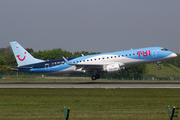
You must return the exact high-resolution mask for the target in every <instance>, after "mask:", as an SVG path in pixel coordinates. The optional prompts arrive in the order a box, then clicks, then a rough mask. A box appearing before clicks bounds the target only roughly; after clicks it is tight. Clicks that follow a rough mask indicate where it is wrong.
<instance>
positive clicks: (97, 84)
mask: <svg viewBox="0 0 180 120" xmlns="http://www.w3.org/2000/svg"><path fill="white" fill-rule="evenodd" d="M0 88H180V82H1V83H0Z"/></svg>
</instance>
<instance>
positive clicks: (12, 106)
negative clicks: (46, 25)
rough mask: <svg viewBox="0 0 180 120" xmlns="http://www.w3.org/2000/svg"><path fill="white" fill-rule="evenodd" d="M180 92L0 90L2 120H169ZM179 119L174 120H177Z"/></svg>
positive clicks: (179, 104) (149, 90)
mask: <svg viewBox="0 0 180 120" xmlns="http://www.w3.org/2000/svg"><path fill="white" fill-rule="evenodd" d="M179 90H180V89H146V88H144V89H143V88H138V89H120V88H119V89H102V88H98V89H74V88H70V89H37V88H34V89H28V88H26V89H22V88H19V89H17V88H16V89H8V88H6V89H0V119H15V120H21V119H22V120H24V119H26V120H30V119H33V120H41V119H43V120H44V119H45V120H49V119H51V120H59V119H60V120H64V113H63V106H66V107H70V118H69V120H92V119H93V120H119V119H120V120H144V119H146V120H165V119H166V120H167V119H169V117H168V111H167V105H173V106H180V102H179V100H180V96H179V93H180V92H179ZM175 119H177V118H174V120H175Z"/></svg>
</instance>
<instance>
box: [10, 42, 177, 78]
mask: <svg viewBox="0 0 180 120" xmlns="http://www.w3.org/2000/svg"><path fill="white" fill-rule="evenodd" d="M10 45H11V48H12V50H13V53H14V56H15V58H16V61H17V63H18V66H17V67H12V68H11V70H17V71H19V72H29V73H44V74H45V73H48V74H69V73H79V72H80V73H86V72H92V73H93V75H92V76H91V79H92V80H96V79H99V78H100V75H99V74H98V73H99V72H107V73H115V72H119V71H122V70H124V69H125V66H130V65H136V64H144V63H152V62H157V64H158V66H159V64H160V63H161V61H164V60H169V59H172V58H175V57H177V54H175V53H173V52H171V51H169V50H168V49H166V48H163V47H147V48H139V49H130V50H125V51H117V52H110V53H102V54H95V55H87V56H84V55H83V54H82V56H80V57H74V58H65V57H63V59H59V60H51V61H45V60H40V59H37V58H34V57H33V56H32V55H31V54H30V53H28V52H27V51H26V50H25V49H24V48H23V47H22V46H21V45H20V44H19V43H18V42H16V41H13V42H10ZM158 69H159V70H161V67H160V66H159V67H158Z"/></svg>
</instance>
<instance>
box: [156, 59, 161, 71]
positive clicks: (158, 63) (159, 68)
mask: <svg viewBox="0 0 180 120" xmlns="http://www.w3.org/2000/svg"><path fill="white" fill-rule="evenodd" d="M160 63H161V61H158V62H157V66H158V70H161V67H160V66H159V65H160Z"/></svg>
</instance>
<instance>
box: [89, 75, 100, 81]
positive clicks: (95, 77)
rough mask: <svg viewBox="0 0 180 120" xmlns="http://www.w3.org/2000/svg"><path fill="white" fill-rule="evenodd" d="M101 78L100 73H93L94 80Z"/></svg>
mask: <svg viewBox="0 0 180 120" xmlns="http://www.w3.org/2000/svg"><path fill="white" fill-rule="evenodd" d="M99 78H100V75H99V74H95V75H92V76H91V79H92V80H96V79H99Z"/></svg>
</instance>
